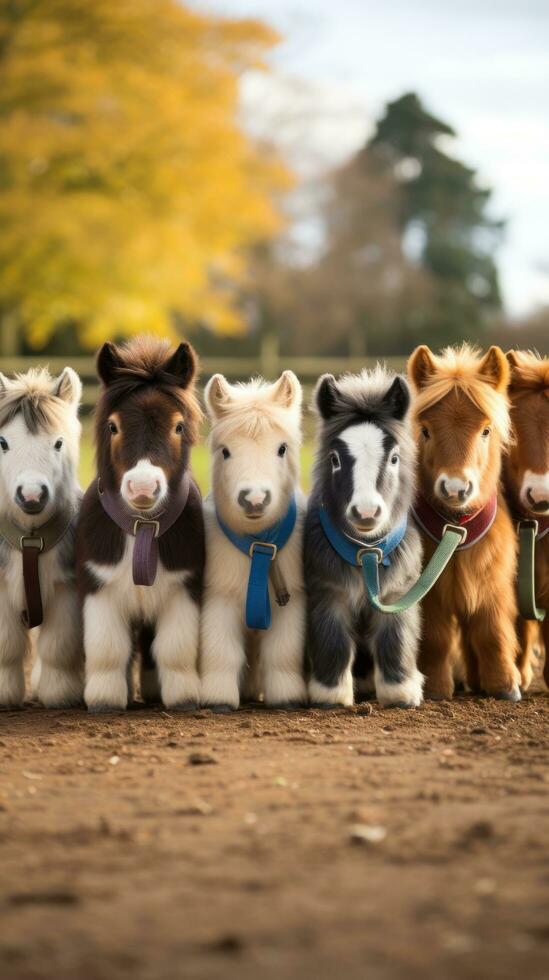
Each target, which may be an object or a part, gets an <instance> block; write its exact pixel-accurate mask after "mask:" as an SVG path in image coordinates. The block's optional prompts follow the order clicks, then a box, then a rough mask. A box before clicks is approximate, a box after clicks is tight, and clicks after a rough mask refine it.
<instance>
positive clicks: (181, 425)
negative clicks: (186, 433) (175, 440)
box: [175, 422, 184, 436]
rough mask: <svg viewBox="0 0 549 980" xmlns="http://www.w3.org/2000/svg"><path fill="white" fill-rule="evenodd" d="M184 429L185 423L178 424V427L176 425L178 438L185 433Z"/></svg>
mask: <svg viewBox="0 0 549 980" xmlns="http://www.w3.org/2000/svg"><path fill="white" fill-rule="evenodd" d="M183 428H184V426H183V422H178V423H177V425H176V427H175V431H176V433H177V435H178V436H180V435H181V433H182V432H183Z"/></svg>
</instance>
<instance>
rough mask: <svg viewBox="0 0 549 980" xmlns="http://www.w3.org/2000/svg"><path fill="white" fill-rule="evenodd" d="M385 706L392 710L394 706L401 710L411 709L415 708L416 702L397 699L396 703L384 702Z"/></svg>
mask: <svg viewBox="0 0 549 980" xmlns="http://www.w3.org/2000/svg"><path fill="white" fill-rule="evenodd" d="M383 707H384V708H389V711H392V709H393V708H397V709H398V710H399V711H410V710H411V708H415V704H412V702H411V701H395V702H394V704H384V705H383Z"/></svg>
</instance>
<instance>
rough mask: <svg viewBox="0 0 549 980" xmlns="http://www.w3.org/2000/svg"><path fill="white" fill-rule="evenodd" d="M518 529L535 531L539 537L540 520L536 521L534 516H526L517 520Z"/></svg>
mask: <svg viewBox="0 0 549 980" xmlns="http://www.w3.org/2000/svg"><path fill="white" fill-rule="evenodd" d="M517 529H518V530H519V531H533V532H534V534H535V535H536V537H537V533H538V531H539V521H536V519H535V518H534V517H532V518H530V517H524V518H521V519H520V521H517Z"/></svg>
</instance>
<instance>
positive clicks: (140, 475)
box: [120, 462, 168, 511]
mask: <svg viewBox="0 0 549 980" xmlns="http://www.w3.org/2000/svg"><path fill="white" fill-rule="evenodd" d="M167 489H168V485H167V480H166V476H165V474H164V471H163V470H162V469H161V468H160V467H159V466H153V465H152V464H150V463H148V462H146V463H145V462H142V463H141V462H140V463H138V464H137V466H135V467H134V468H133V469H131V470H128V472H127V473H126V474H125V475H124V479H123V480H122V486H121V488H120V492H121V494H122V497H123V498H124V500H125V501H126V503H127V504H128V505H129V506H130V507H131V508H132V509H133V510H139V511H149V510H153V509H156V508H157V507H158V505H159V504H160V503H161V502H162V500H163V498H164V497H165V495H166V493H167Z"/></svg>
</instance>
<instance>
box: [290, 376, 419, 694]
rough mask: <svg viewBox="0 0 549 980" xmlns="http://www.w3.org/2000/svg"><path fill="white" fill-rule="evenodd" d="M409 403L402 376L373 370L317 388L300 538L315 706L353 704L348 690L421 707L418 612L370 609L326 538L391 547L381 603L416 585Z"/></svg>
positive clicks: (356, 578) (329, 379)
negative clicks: (311, 461)
mask: <svg viewBox="0 0 549 980" xmlns="http://www.w3.org/2000/svg"><path fill="white" fill-rule="evenodd" d="M409 404H410V393H409V389H408V385H407V383H406V381H405V380H404V378H403V377H401V376H400V375H394V374H392V373H389V372H388V371H386V370H385V369H384V368H382V367H380V366H377V367H376V368H375V370H373V371H372V372H368V371H363V372H362V374H359V375H345V376H344V377H342V378H341V379H340V380H339V381H336V379H335V378H334V377H333V376H332V375H324V376H323V377H322V378H320V380H319V382H318V384H317V387H316V390H315V394H314V408H315V410H316V412H317V414H318V418H319V425H318V446H317V456H316V463H315V469H314V479H313V490H312V494H311V498H310V501H309V506H308V511H307V518H306V523H305V535H304V562H305V582H306V589H307V649H308V657H309V668H310V676H309V697H310V701H311V703H312V704H313V705H317V706H324V707H325V706H330V705H350V704H353V701H354V692H355V686H356V690H357V693H361V694H365V693H369V692H370V691H373V690H374V689H375V693H376V695H377V698H378V701H379V702H380V704H382V705H384V706H386V707H389V706H398V707H406V708H411V707H417V706H418V705H419V704H421V701H422V689H423V676H422V675H421V674H420V672H419V671H418V669H417V666H416V656H417V650H418V641H419V635H420V627H421V621H420V611H419V607H418V606H417V605H416V606H413V607H412V608H410V609H409V610H408V611H406V612H404V613H398V614H386V613H381V612H378V611H376V610H374V609H372V608H371V606H370V605H369V603H368V599H367V595H366V590H365V587H364V582H363V578H362V571H361V568H360V567H358V566H357V565H352V564H350V563H349V562H348V561H346V560H345V559H344V558H342V557H341V556H340V552H338V551H337V550H336V549H335V546H334V544H333V543H330V540H329V538H328V535H330V536H331V537H332V541H337V540H339V541H343V542H348V543H351V544H353V545H356V547H357V548H360V546H362V547H375V546H379V545H381V544H383V541H384V540H386V541H388V540H392V541H393V542H395V541H396V542H397V543H396V547H394V548H393V549H392V550H391V553H390V554H388V555H387V556H386V557H384V560H383V563H382V564H381V565H380V566H379V577H380V587H381V593H380V594H381V598H382V600H383V601H384V602H388V601H389V602H390V601H394V599H396V598H398V597H400V596H401V595H402V594H403V593H404V592H406V591H407V589H408V588H409V587H410V585H411V584H412V583H413V582H414V581H415V580H416V579H417V577H418V575H419V572H420V569H421V558H422V551H421V543H420V537H419V534H418V531H417V530H416V528H415V526H414V525H413V524H412V523H408V522H407V516H408V513H409V509H410V506H411V504H412V501H413V495H414V462H415V448H414V442H413V438H412V433H411V427H410V423H409V419H408V409H409ZM395 535H396V537H395ZM351 550H352V549H351Z"/></svg>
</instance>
